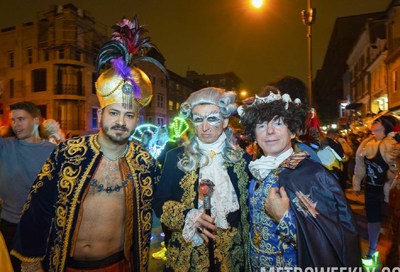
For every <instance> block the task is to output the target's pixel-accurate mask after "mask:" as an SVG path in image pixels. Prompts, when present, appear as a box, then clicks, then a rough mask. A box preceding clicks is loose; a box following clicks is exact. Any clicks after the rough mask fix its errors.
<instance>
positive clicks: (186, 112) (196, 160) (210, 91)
mask: <svg viewBox="0 0 400 272" xmlns="http://www.w3.org/2000/svg"><path fill="white" fill-rule="evenodd" d="M235 100H236V94H235V93H234V92H226V91H225V90H224V89H220V88H215V87H209V88H204V89H200V90H198V91H196V92H194V93H192V94H191V95H190V96H189V98H188V99H187V100H186V101H185V102H183V103H182V105H181V114H182V115H183V116H184V117H185V118H187V119H189V118H190V117H191V115H192V109H193V108H194V107H195V106H197V105H204V104H213V105H216V106H217V107H219V110H220V113H221V115H222V117H223V118H229V117H231V116H232V115H233V114H235V113H236V110H237V105H236V103H235ZM224 133H225V135H226V140H225V148H224V151H223V157H224V159H225V160H226V161H227V162H233V163H234V162H237V161H239V160H240V159H241V158H242V156H243V150H242V149H241V148H240V147H239V146H238V145H236V144H235V141H234V136H233V133H232V130H231V129H230V128H229V127H228V128H227V129H225V131H224ZM207 164H208V157H207V155H206V154H203V153H202V151H201V149H200V148H199V140H198V137H197V136H196V135H195V136H193V137H192V138H191V139H190V142H189V144H187V145H186V146H185V148H184V152H183V154H182V157H181V159H180V160H179V162H178V165H177V166H178V168H179V169H180V170H182V171H184V172H189V171H192V170H195V169H196V168H197V167H202V166H204V165H207Z"/></svg>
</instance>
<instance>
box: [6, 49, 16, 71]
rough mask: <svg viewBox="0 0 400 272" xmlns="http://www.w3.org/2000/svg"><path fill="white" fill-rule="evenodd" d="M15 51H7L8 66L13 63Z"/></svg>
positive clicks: (12, 65) (11, 65)
mask: <svg viewBox="0 0 400 272" xmlns="http://www.w3.org/2000/svg"><path fill="white" fill-rule="evenodd" d="M14 58H15V53H14V51H10V52H8V67H10V68H12V67H14V65H15V59H14Z"/></svg>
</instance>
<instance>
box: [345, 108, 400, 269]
mask: <svg viewBox="0 0 400 272" xmlns="http://www.w3.org/2000/svg"><path fill="white" fill-rule="evenodd" d="M397 123H398V121H397V119H396V117H394V116H391V115H382V116H379V117H378V118H376V119H374V120H373V121H372V124H371V132H372V136H370V137H368V138H367V139H365V140H364V141H362V143H361V144H360V146H359V147H358V149H357V152H356V164H355V168H354V175H353V180H352V183H353V190H354V192H355V194H356V195H359V194H360V193H361V182H362V181H363V180H364V179H365V210H366V213H367V220H368V240H369V247H368V250H367V253H366V255H365V256H364V257H363V263H364V264H365V265H371V264H372V263H374V262H375V263H376V262H377V261H378V257H379V251H378V240H379V233H380V230H381V222H382V220H383V216H384V214H382V208H383V207H384V205H385V204H384V190H383V187H384V185H385V182H386V181H387V173H388V170H389V165H390V163H391V162H392V157H391V152H392V148H393V146H394V144H395V143H396V141H395V140H394V139H393V138H392V137H391V134H392V132H393V128H394V127H395V126H396V125H397Z"/></svg>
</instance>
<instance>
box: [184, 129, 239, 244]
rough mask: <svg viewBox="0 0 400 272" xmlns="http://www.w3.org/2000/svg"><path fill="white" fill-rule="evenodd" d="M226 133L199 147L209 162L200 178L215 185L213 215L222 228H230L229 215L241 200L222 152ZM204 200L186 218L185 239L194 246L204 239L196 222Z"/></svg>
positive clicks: (201, 211) (212, 204)
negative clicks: (198, 232)
mask: <svg viewBox="0 0 400 272" xmlns="http://www.w3.org/2000/svg"><path fill="white" fill-rule="evenodd" d="M225 140H226V135H225V133H222V134H221V136H220V137H219V138H218V140H217V141H215V142H214V143H211V144H205V143H202V142H200V141H199V142H198V143H199V147H200V149H201V151H202V152H203V153H204V154H208V159H209V161H208V164H207V165H205V166H203V167H201V168H200V171H199V179H200V180H201V179H205V178H206V179H209V180H211V181H212V182H213V183H214V184H215V186H214V192H213V194H212V196H211V215H212V217H214V218H215V225H216V226H217V227H219V228H222V229H227V228H229V223H228V221H227V215H228V214H229V213H231V212H235V211H237V210H239V201H238V197H237V195H236V192H235V189H234V187H233V185H232V182H231V180H230V177H229V175H228V171H227V170H226V168H225V166H224V158H223V156H222V152H223V150H224V147H225ZM203 210H204V209H203V201H202V200H199V201H198V209H192V210H190V211H189V212H188V214H187V215H186V219H185V226H184V228H183V230H182V235H183V238H184V239H185V241H187V242H192V244H193V246H199V245H201V244H202V243H203V239H202V238H201V237H200V235H198V234H197V232H196V228H195V222H196V221H197V219H198V218H199V217H200V216H201V214H202V213H203Z"/></svg>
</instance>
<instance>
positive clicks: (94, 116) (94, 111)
mask: <svg viewBox="0 0 400 272" xmlns="http://www.w3.org/2000/svg"><path fill="white" fill-rule="evenodd" d="M97 110H98V109H97V108H92V129H98V128H99V124H98V119H97Z"/></svg>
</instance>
